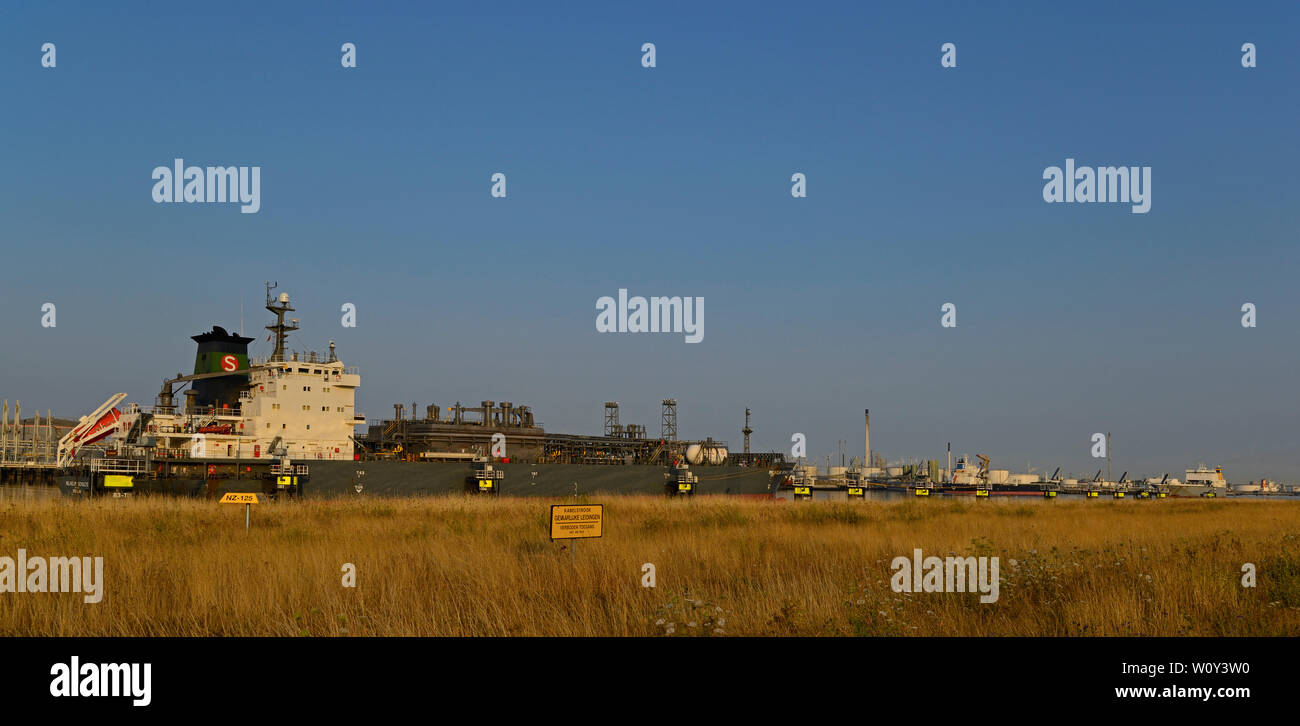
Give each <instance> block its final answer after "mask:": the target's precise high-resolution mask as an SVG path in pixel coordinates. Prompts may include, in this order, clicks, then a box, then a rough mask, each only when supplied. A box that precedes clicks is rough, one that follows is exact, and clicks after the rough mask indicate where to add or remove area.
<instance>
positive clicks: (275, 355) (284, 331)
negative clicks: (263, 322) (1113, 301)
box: [266, 280, 298, 363]
mask: <svg viewBox="0 0 1300 726" xmlns="http://www.w3.org/2000/svg"><path fill="white" fill-rule="evenodd" d="M279 286H280V283H278V282H275V283H272V282H271V281H269V280H268V281H267V283H266V309H267V310H270V311H271V312H273V313H275V325H268V326H266V329H267V330H269V331H271V332H272V333H274V334H275V350H274V351H273V352H272V353H271V362H272V363H282V362H284V339H285V338H287V337H289V331H291V330H297V329H298V326H297V325H294V324H293V323H294V322H296V321H294V320H290V322H289V323H288V324H286V323H285V322H284V314H285V313H291V312H294V310H293V306H291V305H290V304H289V293H287V292H282V293H280V296H279V298H278V299H273V298H272V297H271V291H272V290H274V289H275V288H277V287H279Z"/></svg>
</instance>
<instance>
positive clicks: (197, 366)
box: [190, 325, 253, 407]
mask: <svg viewBox="0 0 1300 726" xmlns="http://www.w3.org/2000/svg"><path fill="white" fill-rule="evenodd" d="M190 339H191V340H193V341H194V342H195V343H198V344H199V347H198V351H197V352H196V353H195V355H194V373H195V375H198V374H205V373H207V374H212V373H217V374H222V373H224V374H227V375H218V376H214V377H212V378H204V379H201V380H197V381H194V387H193V389H192V390H193V391H194V393H195V396H194V404H195V405H197V406H217V407H220V406H222V405H229V406H231V407H234V406H237V405H238V404H239V392H240V391H241V390H243V389H244V387H245V386H247V384H248V344H249V343H251V342H252V341H253V339H252V338H245V337H244V336H242V335H235V334H234V333H228V332H226V329H225V328H223V327H221V326H220V325H214V326H212V330H210V331H209V332H206V333H200V334H199V335H195V336H192V337H191V338H190Z"/></svg>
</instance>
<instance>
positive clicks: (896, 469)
mask: <svg viewBox="0 0 1300 726" xmlns="http://www.w3.org/2000/svg"><path fill="white" fill-rule="evenodd" d="M885 472H886V473H888V474H889V475H890V476H902V475H903V467H901V466H891V467H888V468H886V469H885Z"/></svg>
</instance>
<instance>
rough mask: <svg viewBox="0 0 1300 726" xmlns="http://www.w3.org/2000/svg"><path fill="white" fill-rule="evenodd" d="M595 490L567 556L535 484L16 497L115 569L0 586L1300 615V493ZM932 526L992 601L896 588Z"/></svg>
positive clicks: (140, 595)
mask: <svg viewBox="0 0 1300 726" xmlns="http://www.w3.org/2000/svg"><path fill="white" fill-rule="evenodd" d="M599 501H600V502H601V503H603V504H604V505H605V519H606V523H605V536H604V537H603V538H601V539H591V540H583V541H582V542H581V543H580V544H579V545H578V548H577V550H576V553H574V554H576V557H575V558H572V559H571V557H570V553H569V552H568V551H567V550H565V549H563V548H564V545H563V543H559V542H551V541H550V540H549V539H548V527H547V525H548V516H549V505H550V504H551V502H548V501H545V500H539V499H504V498H503V499H498V500H494V499H488V498H477V499H453V498H427V499H372V498H365V499H350V500H334V501H331V500H308V501H295V502H282V503H265V504H261V505H259V506H256V507H254V510H253V528H252V532H251V533H249V534H246V533H245V531H244V509H243V507H242V506H238V505H221V504H217V503H215V502H208V501H195V500H182V499H170V498H139V499H116V500H115V499H97V500H92V501H77V500H64V499H49V500H44V501H26V502H22V501H14V502H0V556H7V557H11V558H13V557H16V555H17V551H18V549H19V548H23V549H25V550H26V551H27V555H28V556H29V557H30V556H45V557H65V556H66V557H71V556H102V557H103V558H104V575H105V585H104V593H105V594H104V599H103V601H102V602H100V603H98V604H85V603H83V601H82V597H81V595H80V594H73V593H57V594H52V593H0V635H7V636H15V635H31V636H48V635H55V636H85V635H106V636H127V635H145V636H181V635H200V636H204V635H217V636H228V635H257V636H270V635H302V636H370V635H452V636H510V635H542V636H568V635H578V636H601V635H633V636H651V635H671V636H673V637H680V636H691V635H714V636H717V635H728V636H736V635H742V636H784V635H828V636H834V635H1055V636H1062V635H1065V636H1068V635H1203V636H1220V635H1228V636H1237V635H1297V634H1300V502H1288V501H1272V502H1270V501H1250V502H1242V501H1231V502H1229V501H1200V500H1188V501H1172V500H1165V501H1149V502H1137V501H1132V502H1108V501H1057V502H1050V503H1049V502H1032V503H1023V502H1004V501H966V502H959V501H951V500H949V501H944V500H934V501H900V502H858V503H844V502H839V503H831V502H826V503H799V504H793V503H772V502H766V501H755V500H741V499H729V498H720V497H719V498H706V497H701V498H698V499H696V500H694V501H676V500H674V501H670V500H664V499H653V498H632V497H626V498H620V497H606V498H604V499H602V500H599ZM918 547H919V548H921V549H922V550H924V552H925V554H926V555H937V556H940V557H945V556H947V555H949V554H950V553H952V554H956V555H990V556H993V555H996V556H998V557H999V558H1000V570H1001V573H1000V574H1001V577H1002V580H1003V582H1002V585H1001V588H1000V598H999V600H998V601H997V602H996V603H992V604H980V603H979V602H978V594H973V593H954V594H942V593H915V594H905V593H901V594H900V593H895V592H893V591H892V589H891V588H890V575H891V574H892V571H891V570H890V561H891V560H892V559H893V558H894V557H896V556H900V555H903V556H910V555H911V553H912V550H913V549H914V548H918ZM1012 560H1014V561H1015V562H1014V564H1013V563H1012V562H1011V561H1012ZM1248 562H1249V563H1253V564H1254V565H1255V566H1256V568H1257V573H1258V574H1257V577H1258V585H1257V586H1256V587H1254V588H1243V587H1242V585H1241V576H1242V574H1241V570H1242V565H1243V564H1244V563H1248ZM344 563H352V564H353V565H355V568H356V586H355V587H354V588H347V587H343V585H342V579H343V572H342V568H343V565H344ZM643 563H653V564H654V566H655V568H656V575H657V586H656V587H654V588H646V587H643V586H642V564H643Z"/></svg>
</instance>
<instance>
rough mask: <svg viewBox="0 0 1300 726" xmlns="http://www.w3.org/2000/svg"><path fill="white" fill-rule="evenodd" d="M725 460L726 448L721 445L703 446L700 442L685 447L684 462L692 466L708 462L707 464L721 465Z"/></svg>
mask: <svg viewBox="0 0 1300 726" xmlns="http://www.w3.org/2000/svg"><path fill="white" fill-rule="evenodd" d="M726 461H727V450H726V449H724V448H722V447H721V446H711V447H708V448H705V447H704V446H701V445H700V444H691V445H690V446H687V447H686V463H688V464H690V465H692V466H699V465H701V464H708V465H709V466H721V465H722V464H724V463H726Z"/></svg>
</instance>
